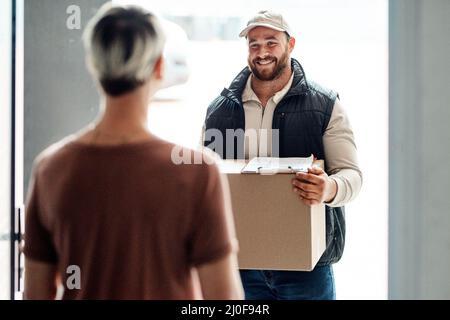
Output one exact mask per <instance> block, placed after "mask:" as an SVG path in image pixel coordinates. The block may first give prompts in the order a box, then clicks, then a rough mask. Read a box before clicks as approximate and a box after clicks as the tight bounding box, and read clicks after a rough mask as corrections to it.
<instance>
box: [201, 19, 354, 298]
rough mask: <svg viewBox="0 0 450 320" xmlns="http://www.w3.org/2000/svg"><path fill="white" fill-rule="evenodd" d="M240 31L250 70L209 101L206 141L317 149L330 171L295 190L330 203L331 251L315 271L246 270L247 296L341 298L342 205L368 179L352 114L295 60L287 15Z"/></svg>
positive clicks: (237, 151) (305, 151)
mask: <svg viewBox="0 0 450 320" xmlns="http://www.w3.org/2000/svg"><path fill="white" fill-rule="evenodd" d="M240 36H241V37H245V38H246V39H247V44H248V67H246V68H244V69H243V70H242V71H241V72H240V73H239V74H238V75H237V77H236V78H235V79H234V80H233V82H232V83H231V85H230V87H229V88H227V89H224V90H223V91H222V93H221V95H220V96H219V97H217V98H216V99H215V100H214V101H213V102H212V103H211V105H210V106H209V108H208V111H207V115H206V120H205V125H204V130H205V133H204V135H203V144H204V145H205V146H206V147H210V148H212V149H213V150H214V151H216V152H217V153H219V154H220V155H221V156H222V157H227V158H230V157H231V158H246V159H251V158H253V157H255V156H269V157H271V156H274V157H275V156H276V157H278V156H279V157H308V156H310V155H311V154H314V155H315V156H316V157H317V158H318V159H323V160H324V161H325V170H322V169H319V168H312V169H310V170H309V172H308V173H298V174H297V176H296V177H295V179H293V180H292V192H295V193H296V194H297V195H298V197H299V201H302V202H303V203H305V204H307V205H315V204H320V203H325V204H326V250H325V252H324V254H323V255H322V257H321V259H320V261H319V263H318V264H317V266H316V267H315V269H314V270H313V271H311V272H301V271H280V270H241V278H242V281H243V285H244V289H245V295H246V298H247V299H335V296H336V294H335V286H334V276H333V270H332V264H333V263H336V262H337V261H339V259H340V258H341V256H342V253H343V250H344V243H345V219H344V207H343V206H344V205H345V204H346V203H348V202H349V201H351V200H353V199H354V198H355V197H356V196H357V194H358V193H359V190H360V188H361V184H362V173H361V171H360V169H359V168H358V163H357V156H356V145H355V142H354V137H353V131H352V129H351V127H350V123H349V120H348V117H347V115H346V113H345V111H344V109H343V107H342V105H341V104H340V102H339V99H338V95H337V93H335V92H333V91H331V90H327V89H325V88H323V87H321V86H319V85H317V84H315V83H314V82H312V81H310V80H309V79H307V78H306V76H305V72H304V71H303V68H302V66H301V65H300V63H299V62H298V61H297V60H295V59H293V58H291V53H292V50H293V49H294V47H295V38H294V37H293V36H292V32H291V30H290V28H289V26H288V24H287V23H286V21H285V19H284V18H283V17H282V16H281V15H280V14H277V13H274V12H270V11H261V12H259V13H258V14H257V15H256V16H255V17H253V18H252V19H251V20H250V21H249V22H248V24H247V27H246V28H245V29H244V30H243V31H242V32H241V33H240ZM208 130H211V131H209V133H208ZM230 130H232V131H233V130H234V131H233V132H244V133H245V134H244V135H240V134H234V135H230V134H228V133H229V132H230ZM211 132H214V133H215V134H214V135H216V133H217V132H221V133H222V138H223V139H225V141H224V143H223V144H216V143H214V141H210V138H208V137H211V136H214V135H211V134H210V133H211ZM251 138H253V139H256V143H255V141H249V140H250V139H251ZM255 145H256V148H252V146H255ZM213 146H214V147H213ZM218 146H219V147H218ZM214 148H216V149H214ZM230 148H231V152H230ZM217 149H218V150H217ZM230 155H231V156H230ZM279 210H280V211H282V210H283V206H282V205H280V208H279ZM270 236H271V235H270V234H267V237H270Z"/></svg>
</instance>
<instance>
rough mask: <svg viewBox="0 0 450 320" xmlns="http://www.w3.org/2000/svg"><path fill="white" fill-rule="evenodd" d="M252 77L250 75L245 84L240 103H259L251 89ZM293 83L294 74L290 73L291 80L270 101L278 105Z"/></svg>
mask: <svg viewBox="0 0 450 320" xmlns="http://www.w3.org/2000/svg"><path fill="white" fill-rule="evenodd" d="M252 77H253V75H250V76H249V77H248V79H247V83H246V84H245V89H244V92H242V102H243V103H246V102H249V101H256V102H259V103H260V101H259V99H258V96H257V95H256V93H255V92H254V91H253V89H252ZM293 81H294V73H293V72H292V75H291V78H290V79H289V81H288V83H287V84H286V85H285V86H284V87H283V89H281V90H280V91H278V92H277V93H275V94H274V95H273V97H272V99H273V101H274V102H275V104H278V103H279V102H280V101H281V99H283V97H284V96H285V95H286V93H288V91H289V89H290V88H291V86H292V82H293Z"/></svg>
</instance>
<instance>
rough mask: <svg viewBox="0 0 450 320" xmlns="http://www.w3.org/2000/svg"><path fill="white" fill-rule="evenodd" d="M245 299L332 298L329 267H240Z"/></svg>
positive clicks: (330, 270) (333, 293)
mask: <svg viewBox="0 0 450 320" xmlns="http://www.w3.org/2000/svg"><path fill="white" fill-rule="evenodd" d="M240 273H241V279H242V284H243V286H244V290H245V299H246V300H335V299H336V291H335V287H334V276H333V268H332V267H331V265H330V266H323V267H316V268H314V270H313V271H311V272H303V271H269V270H241V271H240Z"/></svg>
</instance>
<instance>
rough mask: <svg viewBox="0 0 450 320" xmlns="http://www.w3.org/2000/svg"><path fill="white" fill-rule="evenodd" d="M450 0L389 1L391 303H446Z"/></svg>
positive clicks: (449, 275) (449, 294)
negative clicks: (400, 301) (443, 301)
mask: <svg viewBox="0 0 450 320" xmlns="http://www.w3.org/2000/svg"><path fill="white" fill-rule="evenodd" d="M449 17H450V1H448V0H432V1H430V0H391V1H390V21H389V23H390V125H389V128H390V159H389V164H390V172H389V174H390V178H389V185H390V191H389V195H390V201H389V207H390V208H389V214H390V220H389V222H390V227H389V238H390V240H389V245H390V250H389V298H391V299H450V272H449V271H450V232H449V230H450V170H449V168H448V164H449V163H450V127H449V120H450V62H449V61H450V59H449V57H450V40H449V39H450V38H449V34H450V20H449Z"/></svg>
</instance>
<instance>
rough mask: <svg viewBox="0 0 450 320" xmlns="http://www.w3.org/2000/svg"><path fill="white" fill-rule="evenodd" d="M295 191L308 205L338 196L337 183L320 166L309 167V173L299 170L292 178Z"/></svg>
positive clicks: (327, 200) (329, 200) (328, 200)
mask: <svg viewBox="0 0 450 320" xmlns="http://www.w3.org/2000/svg"><path fill="white" fill-rule="evenodd" d="M292 185H293V186H294V189H293V190H294V192H295V193H296V194H298V196H299V197H300V199H301V200H302V201H303V203H304V204H306V205H310V206H311V205H315V204H321V203H323V202H331V201H332V200H333V199H334V197H335V196H336V192H337V184H336V182H335V181H334V180H333V179H331V178H330V177H328V175H327V174H326V172H325V171H323V170H322V169H321V168H318V167H312V168H309V169H308V173H304V172H297V174H296V175H295V178H294V179H292Z"/></svg>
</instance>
